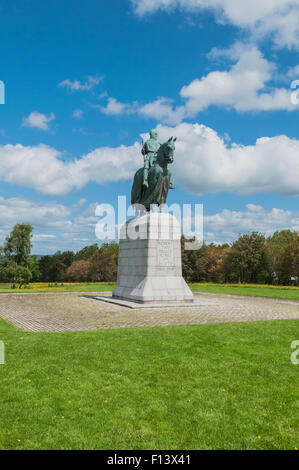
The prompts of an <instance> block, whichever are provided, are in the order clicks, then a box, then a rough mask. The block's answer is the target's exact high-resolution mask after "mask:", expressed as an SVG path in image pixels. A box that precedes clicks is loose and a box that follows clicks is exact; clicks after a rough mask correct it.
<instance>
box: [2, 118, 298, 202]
mask: <svg viewBox="0 0 299 470" xmlns="http://www.w3.org/2000/svg"><path fill="white" fill-rule="evenodd" d="M157 131H158V134H159V139H160V141H162V142H163V141H166V140H167V139H168V138H169V137H170V136H171V135H174V136H176V137H177V142H176V152H175V161H174V164H173V165H172V171H173V173H174V180H175V182H176V183H177V184H178V185H179V186H180V187H181V188H182V189H184V190H185V191H187V192H189V193H193V194H196V195H200V194H202V193H204V192H216V191H230V192H237V193H238V194H254V193H276V194H280V195H289V196H291V195H293V196H295V195H297V196H298V195H299V183H298V181H299V140H297V139H291V138H289V137H287V136H286V135H278V136H275V137H262V138H260V139H258V140H257V141H256V142H255V144H253V145H247V146H245V145H242V144H239V143H234V142H231V141H230V140H229V139H228V138H227V137H226V138H222V137H220V136H219V135H218V134H217V132H216V131H215V130H213V129H211V128H209V127H207V126H205V125H203V124H198V123H195V124H189V123H181V124H179V125H177V126H174V127H170V126H166V125H159V126H157ZM140 151H141V146H140V144H139V143H137V142H135V143H134V144H133V145H131V146H125V145H122V146H120V147H116V148H111V147H100V148H97V149H95V150H93V151H91V152H89V153H87V154H86V155H82V156H81V157H79V158H77V159H72V160H68V161H63V160H62V159H61V156H62V154H61V153H60V152H58V151H57V150H56V149H54V148H52V147H49V146H46V145H38V146H31V147H30V146H23V145H20V144H18V145H4V146H1V145H0V160H1V166H0V181H4V182H7V183H12V184H17V185H21V186H25V187H30V188H33V189H35V190H36V191H38V192H39V193H41V194H46V195H51V196H54V195H55V196H61V195H65V194H68V193H70V192H72V191H76V190H79V189H82V188H83V187H84V186H85V185H86V184H88V183H89V182H95V183H98V184H101V183H106V182H110V181H111V182H116V181H120V180H126V179H131V178H132V177H133V176H134V173H135V171H136V170H137V169H138V168H139V167H140V166H142V164H143V161H142V157H141V154H140Z"/></svg>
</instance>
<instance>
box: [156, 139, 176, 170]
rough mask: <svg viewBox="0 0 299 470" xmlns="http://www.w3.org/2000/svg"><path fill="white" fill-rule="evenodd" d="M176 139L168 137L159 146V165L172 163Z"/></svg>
mask: <svg viewBox="0 0 299 470" xmlns="http://www.w3.org/2000/svg"><path fill="white" fill-rule="evenodd" d="M175 141H176V137H175V138H173V137H170V139H169V140H168V141H167V142H165V143H164V144H162V145H161V147H160V148H159V151H158V158H157V160H158V161H159V163H160V164H161V165H167V164H169V163H173V160H174V151H175V145H174V143H175Z"/></svg>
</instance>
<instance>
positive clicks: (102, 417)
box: [0, 320, 299, 450]
mask: <svg viewBox="0 0 299 470" xmlns="http://www.w3.org/2000/svg"><path fill="white" fill-rule="evenodd" d="M298 335H299V331H298V321H296V320H284V321H268V322H256V323H234V324H216V325H215V324H214V325H197V326H178V327H157V328H136V329H122V330H121V329H120V330H102V331H92V332H75V333H27V332H22V331H20V330H17V329H16V328H14V327H12V326H11V325H9V324H7V323H5V322H4V321H2V320H0V340H2V341H4V342H5V348H6V364H5V365H0V409H1V426H0V448H1V449H136V450H139V449H294V448H295V447H299V435H298V405H299V400H298V385H299V384H298V367H299V366H295V365H292V364H291V361H290V354H291V352H292V350H291V348H290V345H291V342H292V341H293V340H295V339H299V336H298ZM258 436H260V438H259V437H258Z"/></svg>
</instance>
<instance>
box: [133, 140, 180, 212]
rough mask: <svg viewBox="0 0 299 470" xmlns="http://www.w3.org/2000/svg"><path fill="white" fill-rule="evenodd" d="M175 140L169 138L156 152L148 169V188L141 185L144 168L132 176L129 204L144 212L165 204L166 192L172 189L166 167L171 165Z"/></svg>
mask: <svg viewBox="0 0 299 470" xmlns="http://www.w3.org/2000/svg"><path fill="white" fill-rule="evenodd" d="M175 141H176V138H175V139H174V138H173V137H171V138H170V139H169V140H168V141H167V142H165V143H164V144H162V145H161V146H160V148H159V150H158V152H157V156H156V159H155V161H154V163H153V165H152V166H151V168H150V169H149V173H148V187H146V186H145V185H144V184H143V175H144V168H140V169H139V170H138V171H137V172H136V173H135V176H134V182H133V187H132V193H131V204H132V205H135V206H137V205H140V206H143V207H144V208H145V209H146V211H148V212H149V211H150V210H151V205H158V206H159V207H160V206H163V204H165V203H166V199H167V195H168V190H169V189H173V188H174V187H173V184H172V183H171V182H170V178H171V172H170V171H169V169H168V165H169V164H170V163H173V159H174V157H173V156H174V151H175V145H174V143H175Z"/></svg>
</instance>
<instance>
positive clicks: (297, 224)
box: [204, 204, 299, 242]
mask: <svg viewBox="0 0 299 470" xmlns="http://www.w3.org/2000/svg"><path fill="white" fill-rule="evenodd" d="M285 229H289V230H297V231H298V230H299V212H298V211H297V212H293V211H288V210H284V209H277V208H272V209H270V210H267V209H265V208H263V207H261V206H257V205H255V204H247V206H246V210H245V211H233V210H229V209H224V210H222V211H221V212H219V213H217V214H212V215H206V216H204V238H205V240H206V241H208V242H213V241H216V242H231V241H234V240H236V239H237V238H238V236H239V234H243V233H250V232H252V231H256V232H261V233H264V234H265V235H266V236H270V235H272V234H273V233H274V232H275V231H276V230H285Z"/></svg>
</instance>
